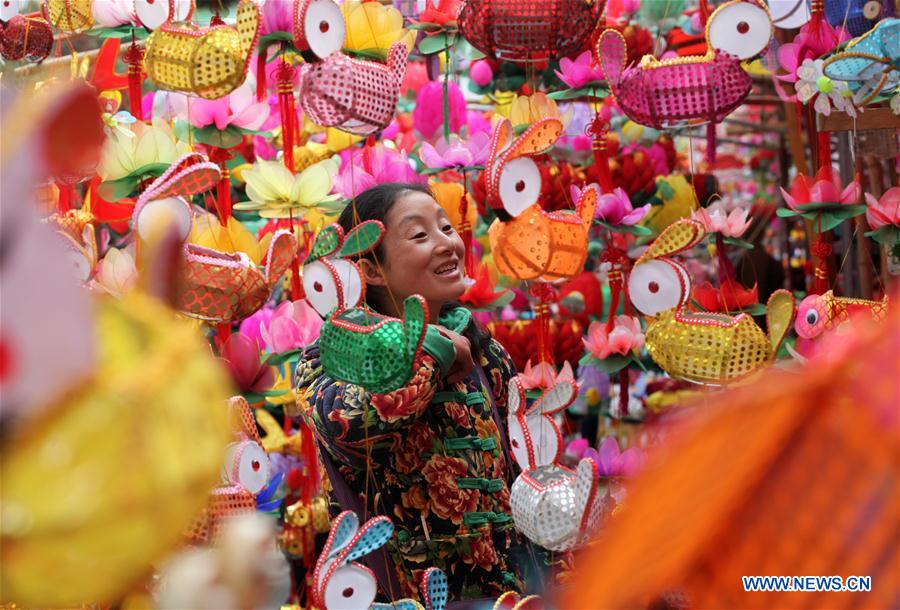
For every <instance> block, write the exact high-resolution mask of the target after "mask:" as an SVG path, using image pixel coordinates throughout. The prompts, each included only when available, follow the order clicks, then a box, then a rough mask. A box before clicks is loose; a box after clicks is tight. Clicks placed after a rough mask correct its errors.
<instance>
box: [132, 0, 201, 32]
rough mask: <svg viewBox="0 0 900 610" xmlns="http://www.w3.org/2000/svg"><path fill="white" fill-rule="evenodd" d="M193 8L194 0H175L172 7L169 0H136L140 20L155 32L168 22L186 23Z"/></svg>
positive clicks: (135, 4)
mask: <svg viewBox="0 0 900 610" xmlns="http://www.w3.org/2000/svg"><path fill="white" fill-rule="evenodd" d="M191 7H192V0H174V2H172V3H171V6H170V3H169V0H134V11H135V13H137V17H138V20H139V21H140V22H141V25H143V26H144V27H145V28H147V29H148V30H155V29H157V28H159V26H161V25H162V24H164V23H166V22H167V21H184V20H185V19H187V18H188V15H190V14H191ZM171 9H174V10H171ZM170 11H171V12H174V14H171V13H170ZM170 17H171V18H170Z"/></svg>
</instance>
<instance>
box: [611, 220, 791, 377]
mask: <svg viewBox="0 0 900 610" xmlns="http://www.w3.org/2000/svg"><path fill="white" fill-rule="evenodd" d="M704 236H705V231H704V228H703V225H702V224H700V223H698V222H697V221H694V220H687V219H684V220H679V221H677V222H675V223H673V224H671V225H670V226H669V227H668V228H666V230H664V231H663V232H662V233H661V234H660V235H659V237H657V238H656V240H655V241H654V242H653V243H652V244H651V245H650V247H649V248H648V249H647V251H646V252H645V253H644V254H643V255H642V256H641V257H640V258H639V259H638V260H637V262H636V263H635V266H634V269H633V270H632V271H631V274H630V276H629V278H628V294H629V297H630V298H631V302H632V303H633V304H634V306H635V308H637V310H638V311H640V312H641V313H642V314H644V315H645V316H648V322H649V324H648V326H647V332H646V346H647V351H648V352H649V353H650V357H651V358H653V361H654V362H656V363H657V364H658V365H659V366H660V368H662V369H663V370H664V371H665V372H667V373H668V374H669V375H671V376H672V377H678V378H681V379H685V380H687V381H692V382H695V383H700V384H705V385H720V384H724V383H728V382H731V381H735V380H738V379H740V378H742V377H746V376H747V375H749V374H751V373H753V372H754V371H757V370H759V369H761V368H762V367H764V366H766V365H767V364H768V363H769V362H770V361H771V360H772V359H773V358H774V357H775V353H776V352H777V351H778V348H779V346H780V345H781V342H782V341H783V340H784V337H785V335H786V334H787V332H788V330H789V329H790V328H791V324H792V323H793V318H794V297H793V295H791V293H790V292H788V291H787V290H776V291H775V292H774V293H773V294H772V296H771V297H770V298H769V302H768V304H767V307H766V320H767V322H768V327H769V334H768V336H767V335H766V333H764V332H763V330H762V329H761V328H760V327H759V326H757V325H756V323H755V322H754V321H753V318H752V317H750V316H749V315H748V314H746V313H740V314H738V315H736V316H729V315H724V314H719V313H706V312H688V311H686V310H685V305H686V304H687V301H688V298H689V296H690V293H691V280H690V277H689V276H688V272H687V269H685V267H684V266H683V265H682V264H681V263H679V262H677V261H675V260H673V259H672V258H670V257H671V256H672V255H674V254H677V253H679V252H683V251H685V250H689V249H690V248H693V247H694V246H696V245H697V244H698V243H700V241H701V240H702V239H703V237H704Z"/></svg>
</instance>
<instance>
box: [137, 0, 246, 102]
mask: <svg viewBox="0 0 900 610" xmlns="http://www.w3.org/2000/svg"><path fill="white" fill-rule="evenodd" d="M258 27H259V8H258V7H257V6H256V4H255V3H254V2H253V1H252V0H241V2H240V4H239V5H238V9H237V24H236V26H235V27H231V26H228V25H225V24H220V25H213V26H209V27H200V26H198V25H196V24H194V23H192V22H191V21H184V22H177V23H172V22H167V23H165V24H163V25H162V27H160V28H159V29H158V30H156V31H155V32H153V33H152V34H151V35H150V37H149V38H148V39H147V48H146V52H145V53H144V70H146V72H147V75H148V76H149V77H150V78H151V79H152V80H153V82H154V83H156V86H157V87H159V88H160V89H163V90H167V91H180V92H182V93H189V94H193V95H197V96H199V97H202V98H205V99H210V100H214V99H218V98H220V97H223V96H225V95H228V94H229V93H231V92H232V91H233V90H234V89H236V88H237V87H238V86H240V85H241V83H243V82H244V78H246V75H247V68H248V66H249V61H250V53H251V51H252V50H253V47H254V46H255V45H256V38H257V33H258Z"/></svg>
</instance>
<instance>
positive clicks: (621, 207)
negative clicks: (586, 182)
mask: <svg viewBox="0 0 900 610" xmlns="http://www.w3.org/2000/svg"><path fill="white" fill-rule="evenodd" d="M577 192H580V191H579V190H578V189H577V187H574V186H573V187H572V196H573V198H574V196H575V194H576V193H577ZM573 200H574V201H578V200H577V199H573ZM649 211H650V204H649V203H648V204H647V205H644V206H641V207H639V208H637V209H634V208H633V207H632V205H631V199H630V198H629V197H628V193H626V192H625V191H624V190H623V189H621V188H616V189H615V190H614V191H613V192H612V193H606V194H603V195H600V199H599V201H598V202H597V210H596V211H595V212H594V218H596V219H597V220H602V221H603V222H605V223H607V224H611V225H613V226H617V225H635V224H637V223H638V222H640V221H641V219H642V218H643V217H644V216H645V215H646V214H647V212H649Z"/></svg>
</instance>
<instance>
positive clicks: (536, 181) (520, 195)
mask: <svg viewBox="0 0 900 610" xmlns="http://www.w3.org/2000/svg"><path fill="white" fill-rule="evenodd" d="M499 192H500V201H501V202H502V203H503V208H504V209H505V210H506V211H507V212H509V214H510V216H512V217H513V218H515V217H517V216H519V215H520V214H521V213H522V212H524V211H525V209H526V208H528V207H530V206H531V205H533V204H535V203H537V200H538V198H539V197H540V195H541V171H540V170H539V169H538V166H537V164H536V163H535V162H534V161H533V160H532V159H530V158H528V157H519V158H517V159H513V160H512V161H510V162H508V163H507V164H506V165H505V166H504V167H503V169H502V170H501V172H500V188H499Z"/></svg>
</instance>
